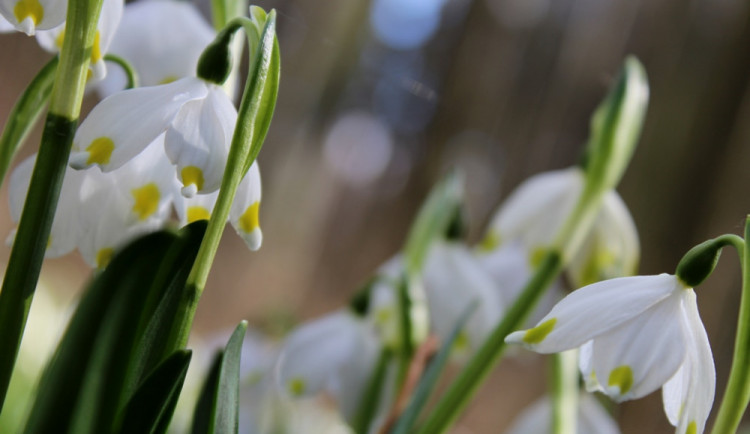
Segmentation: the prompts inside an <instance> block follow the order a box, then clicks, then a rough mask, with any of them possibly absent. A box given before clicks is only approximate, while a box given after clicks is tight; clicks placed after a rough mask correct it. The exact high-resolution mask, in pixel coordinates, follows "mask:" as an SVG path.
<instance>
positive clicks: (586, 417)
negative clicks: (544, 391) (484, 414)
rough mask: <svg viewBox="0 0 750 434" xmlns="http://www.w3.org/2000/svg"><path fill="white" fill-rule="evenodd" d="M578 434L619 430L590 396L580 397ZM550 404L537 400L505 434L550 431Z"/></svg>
mask: <svg viewBox="0 0 750 434" xmlns="http://www.w3.org/2000/svg"><path fill="white" fill-rule="evenodd" d="M579 402H580V405H579V408H578V429H577V430H576V433H578V434H619V433H620V429H619V428H618V427H617V424H616V423H615V421H614V420H612V416H610V415H609V414H608V413H607V412H606V411H605V410H604V408H602V406H601V404H599V403H598V402H597V401H596V399H595V398H594V397H593V396H591V395H590V394H587V393H583V394H581V396H580V400H579ZM551 422H552V403H551V401H550V399H549V397H544V398H542V399H539V400H537V401H536V402H534V403H533V404H532V405H531V406H529V407H527V408H526V409H525V410H524V411H523V412H522V413H521V414H520V415H519V416H518V417H517V418H516V420H515V422H514V423H513V425H512V426H511V428H510V429H508V431H506V434H541V433H549V432H551V431H552V426H551V425H552V424H551Z"/></svg>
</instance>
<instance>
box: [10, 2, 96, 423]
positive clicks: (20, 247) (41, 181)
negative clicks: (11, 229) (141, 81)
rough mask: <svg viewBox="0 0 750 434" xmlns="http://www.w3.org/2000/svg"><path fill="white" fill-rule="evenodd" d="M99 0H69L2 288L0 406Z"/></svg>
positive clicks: (64, 158)
mask: <svg viewBox="0 0 750 434" xmlns="http://www.w3.org/2000/svg"><path fill="white" fill-rule="evenodd" d="M101 6H102V0H78V1H71V2H69V3H68V14H67V20H66V30H65V39H64V42H63V47H62V50H61V52H60V62H59V65H58V68H57V73H56V76H55V82H54V85H53V88H52V95H51V97H50V109H49V114H48V115H47V120H46V121H45V124H44V132H43V133H42V143H41V145H40V147H39V154H38V155H37V159H36V165H35V166H34V171H33V173H32V176H31V183H30V185H29V192H28V194H27V196H26V202H25V204H24V208H23V212H22V214H21V221H20V223H19V225H18V232H17V233H16V238H15V242H14V243H13V249H12V250H11V254H10V260H9V262H8V268H7V270H6V273H5V280H4V281H3V287H2V292H0V410H1V409H2V403H3V402H4V401H5V395H6V393H7V390H8V384H9V382H10V377H11V373H12V371H13V366H14V365H15V360H16V356H17V354H18V348H19V346H20V345H21V338H22V336H23V330H24V328H25V327H26V319H27V317H28V314H29V309H30V308H31V301H32V299H33V296H34V289H35V288H36V283H37V280H38V279H39V272H40V270H41V267H42V260H43V259H44V252H45V249H46V247H47V242H48V240H49V235H50V231H51V228H52V218H53V216H54V214H55V209H56V208H57V200H58V196H59V194H60V188H61V186H62V181H63V176H64V174H65V168H66V167H67V162H68V156H69V154H70V149H71V146H72V143H73V136H74V134H75V129H76V125H77V124H78V116H79V113H80V110H81V100H82V99H83V92H84V88H85V85H86V77H87V75H88V66H89V59H90V57H91V50H92V47H93V45H94V35H95V34H96V24H97V22H98V20H99V12H100V11H101Z"/></svg>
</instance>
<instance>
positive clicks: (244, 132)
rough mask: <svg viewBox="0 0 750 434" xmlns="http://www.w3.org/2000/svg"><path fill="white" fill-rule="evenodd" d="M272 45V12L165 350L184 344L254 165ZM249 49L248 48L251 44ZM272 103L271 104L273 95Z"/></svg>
mask: <svg viewBox="0 0 750 434" xmlns="http://www.w3.org/2000/svg"><path fill="white" fill-rule="evenodd" d="M252 26H253V24H252V22H251V21H250V20H248V19H246V18H238V19H236V20H233V21H232V22H231V23H230V24H229V25H228V26H227V27H228V28H229V29H233V30H237V29H239V28H240V27H244V28H245V33H246V34H247V35H248V39H249V38H250V37H249V35H252V32H254V31H255V28H254V27H252ZM230 31H232V30H230ZM275 41H276V14H275V12H274V11H271V13H269V14H268V20H267V22H266V26H265V28H264V30H263V34H262V35H261V43H260V44H259V46H260V47H261V48H260V49H259V50H257V53H255V56H256V57H255V60H254V62H253V63H252V64H251V65H252V66H254V67H251V69H250V73H249V76H248V80H247V83H246V85H245V91H244V93H243V96H242V102H241V103H240V108H239V110H238V113H237V125H236V126H235V130H234V135H233V136H232V143H231V146H230V150H229V156H228V157H227V166H226V169H225V171H224V177H223V178H222V181H221V187H220V189H219V195H218V198H217V199H216V205H215V206H214V209H213V212H212V213H211V218H210V220H209V222H208V227H207V229H206V234H205V236H204V238H203V242H202V243H201V246H200V249H199V250H198V256H197V257H196V260H195V264H194V265H193V268H192V270H191V271H190V275H189V276H188V279H187V283H186V291H185V292H184V293H183V297H182V299H181V302H180V306H179V307H178V311H177V316H176V321H175V323H174V326H173V329H172V333H171V335H170V339H169V342H168V348H180V347H183V346H184V345H185V344H187V339H188V336H189V335H190V329H191V327H192V323H193V318H194V317H195V311H196V309H197V308H198V302H199V300H200V297H201V294H203V290H204V288H205V286H206V281H207V280H208V274H209V272H210V270H211V265H212V264H213V261H214V257H215V256H216V251H217V250H218V247H219V242H220V241H221V235H222V233H223V232H224V227H225V226H226V222H227V219H228V218H229V211H230V209H231V207H232V201H233V200H234V196H235V194H236V192H237V187H238V186H239V184H240V181H242V178H243V177H244V176H245V174H246V173H247V170H248V169H249V168H250V166H251V165H252V163H253V161H255V158H256V157H257V155H258V153H259V152H260V148H261V146H262V145H263V139H264V138H265V133H263V134H261V135H259V134H258V132H257V131H255V129H256V127H259V126H258V125H257V119H258V118H259V116H263V115H264V114H263V113H260V112H261V110H268V106H267V105H264V104H263V101H261V99H262V96H265V95H267V93H265V89H264V88H265V85H266V80H267V79H268V78H271V77H270V76H269V68H270V67H271V65H272V64H273V62H275V61H278V44H277V43H276V42H275ZM250 45H251V46H252V44H250ZM274 57H275V58H274ZM276 73H278V69H276ZM277 83H278V77H276V81H275V82H274V84H277ZM273 99H274V101H275V94H274V98H273ZM270 111H271V112H273V105H271V107H270ZM265 115H268V114H265ZM260 127H262V126H260Z"/></svg>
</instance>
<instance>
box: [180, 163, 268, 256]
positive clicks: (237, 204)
mask: <svg viewBox="0 0 750 434" xmlns="http://www.w3.org/2000/svg"><path fill="white" fill-rule="evenodd" d="M218 196H219V192H218V191H215V192H213V193H208V194H196V195H195V196H193V197H190V198H185V197H182V198H179V199H178V200H176V201H175V208H176V210H177V216H178V217H179V219H180V222H181V224H182V225H186V224H188V223H192V222H194V221H197V220H208V219H209V218H210V217H211V214H212V212H213V209H214V206H215V205H216V199H217V198H218ZM260 198H261V182H260V170H259V169H258V163H257V162H253V164H252V166H250V170H248V172H247V174H245V177H244V178H242V181H241V182H240V184H239V186H237V193H236V194H235V196H234V201H233V202H232V207H231V208H230V210H229V218H228V221H229V222H230V223H231V224H232V227H234V230H235V231H237V234H238V235H239V236H240V237H241V238H242V240H243V241H245V244H247V246H248V248H249V249H250V250H258V249H259V248H260V246H261V244H262V242H263V232H262V231H261V229H260V217H259V211H260Z"/></svg>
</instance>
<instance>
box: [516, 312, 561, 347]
mask: <svg viewBox="0 0 750 434" xmlns="http://www.w3.org/2000/svg"><path fill="white" fill-rule="evenodd" d="M556 323H557V318H551V319H548V320H547V321H545V322H543V323H541V324H539V325H538V326H536V327H534V328H533V329H528V330H526V333H524V335H523V342H524V343H526V344H529V345H533V344H538V343H540V342H542V341H543V340H544V338H546V337H547V335H548V334H550V332H552V330H553V329H554V328H555V324H556Z"/></svg>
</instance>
